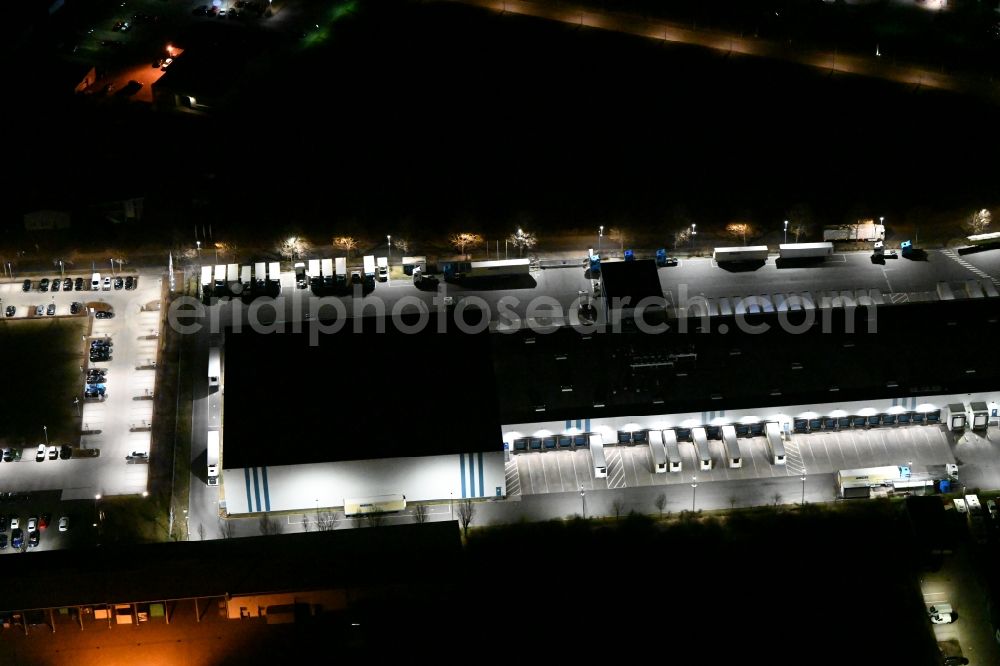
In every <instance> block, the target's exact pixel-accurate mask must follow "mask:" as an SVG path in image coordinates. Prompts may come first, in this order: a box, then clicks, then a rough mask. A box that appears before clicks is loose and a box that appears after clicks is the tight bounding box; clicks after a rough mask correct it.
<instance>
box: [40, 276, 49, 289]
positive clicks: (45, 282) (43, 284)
mask: <svg viewBox="0 0 1000 666" xmlns="http://www.w3.org/2000/svg"><path fill="white" fill-rule="evenodd" d="M48 290H49V279H48V278H42V279H41V281H40V282H39V283H38V291H48Z"/></svg>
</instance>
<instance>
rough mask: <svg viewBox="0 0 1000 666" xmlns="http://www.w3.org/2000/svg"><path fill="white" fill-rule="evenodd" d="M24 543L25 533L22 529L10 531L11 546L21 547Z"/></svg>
mask: <svg viewBox="0 0 1000 666" xmlns="http://www.w3.org/2000/svg"><path fill="white" fill-rule="evenodd" d="M23 543H24V533H23V532H22V531H21V530H11V531H10V547H11V548H20V547H21V544H23Z"/></svg>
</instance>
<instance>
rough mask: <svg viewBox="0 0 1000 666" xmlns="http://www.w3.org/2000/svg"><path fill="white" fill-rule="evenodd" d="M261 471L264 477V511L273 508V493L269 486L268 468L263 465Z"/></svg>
mask: <svg viewBox="0 0 1000 666" xmlns="http://www.w3.org/2000/svg"><path fill="white" fill-rule="evenodd" d="M260 473H261V475H262V476H263V477H264V511H270V510H271V493H270V492H269V490H268V488H267V468H266V467H261V468H260Z"/></svg>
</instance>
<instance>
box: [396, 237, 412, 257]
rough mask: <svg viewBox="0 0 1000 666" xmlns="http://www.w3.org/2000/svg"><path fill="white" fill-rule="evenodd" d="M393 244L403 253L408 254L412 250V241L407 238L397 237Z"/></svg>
mask: <svg viewBox="0 0 1000 666" xmlns="http://www.w3.org/2000/svg"><path fill="white" fill-rule="evenodd" d="M392 246H393V247H394V248H396V249H397V250H399V251H400V252H402V253H403V254H406V253H408V252H409V251H410V241H408V240H406V239H405V238H397V239H396V240H394V241H392Z"/></svg>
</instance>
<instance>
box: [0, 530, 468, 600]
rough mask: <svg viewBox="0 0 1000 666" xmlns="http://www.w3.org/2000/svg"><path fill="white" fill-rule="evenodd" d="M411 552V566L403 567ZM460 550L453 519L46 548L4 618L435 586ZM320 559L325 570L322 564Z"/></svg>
mask: <svg viewBox="0 0 1000 666" xmlns="http://www.w3.org/2000/svg"><path fill="white" fill-rule="evenodd" d="M404 549H405V552H406V566H399V553H400V552H402V551H403V550H404ZM460 550H461V546H460V542H459V532H458V528H457V526H456V523H454V522H450V521H449V522H431V523H427V524H424V525H394V526H392V527H383V528H369V529H364V530H336V531H318V532H310V533H301V534H288V535H283V536H281V537H280V538H272V537H249V538H239V539H215V540H209V541H185V542H170V543H158V544H143V545H134V546H115V547H114V553H113V555H112V554H110V553H109V552H106V551H105V549H104V548H100V547H99V548H92V549H87V550H51V551H41V552H37V553H32V555H31V557H27V558H23V559H24V561H23V562H20V563H19V566H18V569H19V571H20V572H22V575H24V576H26V577H27V578H25V580H31V581H32V583H31V585H14V586H9V587H8V588H7V589H6V590H5V591H4V594H3V598H2V599H0V611H12V610H30V609H35V608H61V607H66V606H87V605H91V604H105V603H128V602H141V601H162V600H167V599H185V598H191V597H212V596H219V597H221V596H224V595H226V594H230V595H237V594H260V593H268V592H286V591H297V590H310V589H331V588H334V589H337V588H341V587H343V586H344V585H351V586H352V587H356V586H358V585H365V584H370V585H387V584H392V583H407V582H410V583H412V582H419V583H420V584H428V585H431V586H433V585H435V584H440V581H443V580H444V579H446V578H448V577H449V576H450V573H449V569H450V568H452V567H454V566H456V563H457V558H458V556H459V555H460ZM318 553H322V558H323V566H316V562H317V560H316V558H317V554H318ZM29 560H30V561H29ZM418 572H419V573H418Z"/></svg>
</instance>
